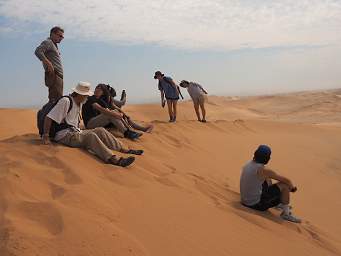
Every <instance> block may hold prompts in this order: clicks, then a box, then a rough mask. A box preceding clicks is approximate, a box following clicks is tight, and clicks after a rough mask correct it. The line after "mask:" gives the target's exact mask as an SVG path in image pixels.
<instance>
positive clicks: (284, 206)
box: [276, 182, 301, 223]
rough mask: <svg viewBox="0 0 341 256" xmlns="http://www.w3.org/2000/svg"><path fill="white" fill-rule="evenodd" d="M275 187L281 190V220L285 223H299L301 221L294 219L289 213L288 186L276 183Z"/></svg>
mask: <svg viewBox="0 0 341 256" xmlns="http://www.w3.org/2000/svg"><path fill="white" fill-rule="evenodd" d="M276 185H277V186H278V187H279V189H280V190H281V202H282V205H281V208H282V209H283V211H282V213H281V218H282V219H284V220H287V221H291V222H295V223H300V222H301V219H300V218H297V217H295V216H294V215H293V214H292V213H291V208H290V206H289V203H290V188H289V186H288V185H287V184H285V183H283V182H278V183H276Z"/></svg>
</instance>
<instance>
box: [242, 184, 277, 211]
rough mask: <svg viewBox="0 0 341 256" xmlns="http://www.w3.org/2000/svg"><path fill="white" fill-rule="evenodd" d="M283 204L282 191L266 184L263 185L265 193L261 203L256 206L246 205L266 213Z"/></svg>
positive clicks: (275, 186) (263, 192)
mask: <svg viewBox="0 0 341 256" xmlns="http://www.w3.org/2000/svg"><path fill="white" fill-rule="evenodd" d="M280 203H281V190H280V189H279V187H278V186H277V185H276V184H274V185H271V186H268V185H267V183H266V182H264V184H263V191H262V196H261V199H260V201H259V202H258V203H257V204H255V205H251V206H250V205H245V206H246V207H249V208H252V209H254V210H257V211H266V210H267V209H269V208H272V207H275V206H277V205H278V204H280Z"/></svg>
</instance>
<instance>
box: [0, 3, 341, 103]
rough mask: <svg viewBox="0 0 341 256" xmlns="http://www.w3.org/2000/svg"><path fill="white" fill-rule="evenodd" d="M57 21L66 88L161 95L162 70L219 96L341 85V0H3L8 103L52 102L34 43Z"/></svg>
mask: <svg viewBox="0 0 341 256" xmlns="http://www.w3.org/2000/svg"><path fill="white" fill-rule="evenodd" d="M55 25H58V26H61V27H63V28H64V30H65V34H64V36H65V38H64V40H63V41H62V42H61V44H60V45H59V48H60V51H61V54H62V62H63V66H64V93H65V94H68V93H69V92H70V90H71V89H72V88H73V87H74V86H75V85H76V84H77V82H78V81H89V82H90V83H91V84H92V85H93V86H95V85H96V84H98V83H100V82H104V83H109V84H111V85H112V86H113V87H115V88H116V89H117V91H118V92H120V91H121V90H122V89H126V91H127V94H128V102H129V103H146V102H156V101H157V100H158V99H159V92H158V90H157V83H156V81H155V80H154V79H153V74H154V72H155V71H156V70H161V71H162V72H163V73H165V74H166V75H168V76H171V77H172V78H173V79H174V80H175V81H176V82H179V81H181V80H183V79H186V80H190V81H195V82H199V83H200V84H202V85H203V86H204V87H205V88H206V90H207V91H208V92H209V94H211V95H213V94H214V95H227V96H236V95H237V96H238V95H240V96H243V95H255V94H271V93H280V92H290V91H301V90H314V89H329V88H339V87H341V72H340V67H341V0H323V1H322V0H281V1H278V0H271V1H270V0H240V1H237V0H209V1H208V0H207V1H202V0H196V1H194V0H157V1H156V0H144V1H141V0H125V1H123V0H121V1H118V0H97V1H90V0H78V1H69V0H53V1H50V0H44V1H41V0H0V89H1V91H2V92H1V93H0V107H30V106H39V105H41V104H43V103H45V102H46V101H47V88H46V87H45V85H44V77H43V69H42V65H41V63H40V61H39V60H38V59H37V58H36V57H35V55H34V50H35V48H36V47H37V46H38V45H39V44H40V43H41V41H43V40H44V39H46V38H47V37H48V35H49V30H50V29H51V27H53V26H55ZM183 94H185V95H187V92H184V93H183ZM187 98H188V96H187Z"/></svg>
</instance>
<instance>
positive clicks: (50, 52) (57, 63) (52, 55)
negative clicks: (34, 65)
mask: <svg viewBox="0 0 341 256" xmlns="http://www.w3.org/2000/svg"><path fill="white" fill-rule="evenodd" d="M34 53H35V55H36V56H37V57H38V59H39V60H41V61H42V60H43V58H44V57H46V58H47V59H48V60H49V61H50V62H51V63H52V65H53V68H54V71H55V73H56V75H58V76H59V77H61V78H63V65H62V60H61V57H60V51H59V49H58V46H57V44H56V43H54V42H53V41H52V39H51V38H47V39H46V40H44V41H43V42H42V43H41V44H40V45H39V46H38V47H37V48H36V50H35V52H34ZM44 69H45V70H47V66H46V65H45V64H44Z"/></svg>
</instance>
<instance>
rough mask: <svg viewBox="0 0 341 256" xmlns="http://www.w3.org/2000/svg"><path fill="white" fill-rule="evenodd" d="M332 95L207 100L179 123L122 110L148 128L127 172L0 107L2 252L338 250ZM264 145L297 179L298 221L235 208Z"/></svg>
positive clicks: (160, 113)
mask: <svg viewBox="0 0 341 256" xmlns="http://www.w3.org/2000/svg"><path fill="white" fill-rule="evenodd" d="M339 93H340V94H341V91H338V90H334V91H323V92H304V93H296V94H285V95H274V96H262V97H260V96H259V97H246V98H239V99H235V98H224V97H214V96H212V97H210V99H209V104H208V105H207V106H208V107H207V108H208V113H209V115H208V117H209V120H210V122H208V123H206V124H202V123H198V122H196V121H195V116H194V111H193V109H192V104H191V103H190V102H183V103H181V104H180V109H179V111H180V115H179V121H178V122H177V123H176V124H169V123H167V122H166V120H167V114H166V110H165V109H164V110H163V109H161V108H160V107H159V106H158V105H135V106H129V107H127V111H128V112H129V113H130V114H131V115H132V116H133V117H134V118H136V119H137V120H146V121H151V122H153V123H154V125H155V130H154V131H153V133H152V134H145V135H144V136H143V137H142V138H141V139H140V140H139V141H138V142H130V141H127V140H123V141H124V142H125V143H126V144H127V145H129V146H133V147H135V148H136V147H137V148H142V149H144V150H145V155H144V156H141V157H138V159H137V161H136V163H135V165H134V166H131V167H129V168H128V169H122V168H118V167H113V166H110V165H105V164H103V163H102V162H101V161H99V160H98V159H97V158H96V157H94V156H91V155H89V154H88V153H87V152H84V151H83V150H78V149H72V148H68V147H64V146H60V145H51V146H43V145H41V144H40V141H39V138H38V136H37V135H36V128H35V111H34V110H15V109H1V110H0V115H1V117H2V120H5V122H1V124H0V140H1V142H0V255H1V256H7V255H56V256H57V255H72V256H74V255H158V256H159V255H162V256H168V255H172V256H174V255H183V256H185V255H186V256H189V255H195V256H198V255H205V256H206V255H215V256H219V255H251V254H253V255H274V254H275V255H309V256H312V255H318V256H320V255H341V221H340V218H339V216H340V214H341V204H340V200H339V197H340V195H341V186H340V185H341V167H340V166H341V156H340V153H339V152H340V147H341V136H340V132H341V128H340V127H339V123H341V122H340V121H341V114H340V113H338V112H337V110H338V109H340V108H339V106H340V104H341V103H340V98H339V97H338V94H339ZM21 118H23V119H24V122H22V123H20V125H19V122H18V119H21ZM316 124H319V125H316ZM322 124H323V125H322ZM260 143H266V144H269V145H271V147H272V148H273V156H272V162H271V164H270V167H272V168H274V169H275V170H278V171H280V172H281V173H283V174H285V175H287V176H289V177H291V178H292V180H293V181H294V182H295V183H296V184H297V186H298V189H299V191H298V192H297V193H296V194H294V195H293V198H292V199H293V200H292V201H293V202H292V204H293V207H294V210H295V213H296V214H297V215H298V216H300V217H302V218H303V220H304V221H303V223H302V224H300V225H297V224H293V223H288V222H285V221H282V220H281V219H280V218H279V217H278V215H279V212H278V211H276V210H271V211H269V212H266V213H256V212H254V211H252V210H248V209H246V208H244V207H242V206H240V204H239V174H240V169H241V166H242V165H243V164H244V163H245V162H246V161H247V160H249V159H250V157H251V155H252V153H253V151H254V149H255V147H256V146H257V145H258V144H260Z"/></svg>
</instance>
